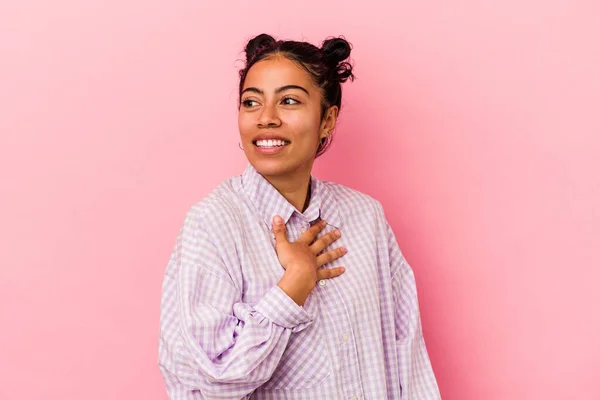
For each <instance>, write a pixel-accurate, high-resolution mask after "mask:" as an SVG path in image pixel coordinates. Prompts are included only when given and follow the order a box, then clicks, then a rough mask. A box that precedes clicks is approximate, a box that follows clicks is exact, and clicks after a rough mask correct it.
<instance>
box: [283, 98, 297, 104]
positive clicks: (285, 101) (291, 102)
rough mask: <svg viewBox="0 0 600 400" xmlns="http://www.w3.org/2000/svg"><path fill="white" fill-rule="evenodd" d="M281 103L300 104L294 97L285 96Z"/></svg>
mask: <svg viewBox="0 0 600 400" xmlns="http://www.w3.org/2000/svg"><path fill="white" fill-rule="evenodd" d="M282 103H283V104H285V105H288V106H291V105H294V104H300V102H299V101H298V100H296V99H292V98H291V97H286V98H284V99H283V100H282Z"/></svg>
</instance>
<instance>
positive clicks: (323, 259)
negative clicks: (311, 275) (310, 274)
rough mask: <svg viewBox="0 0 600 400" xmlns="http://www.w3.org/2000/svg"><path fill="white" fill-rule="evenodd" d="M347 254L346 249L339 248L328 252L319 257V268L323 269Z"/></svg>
mask: <svg viewBox="0 0 600 400" xmlns="http://www.w3.org/2000/svg"><path fill="white" fill-rule="evenodd" d="M346 253H347V250H346V248H345V247H338V248H337V249H335V250H331V251H328V252H327V253H323V254H321V255H320V256H318V257H317V268H319V267H322V266H323V265H325V264H327V263H330V262H332V261H333V260H337V259H338V258H340V257H341V256H343V255H344V254H346Z"/></svg>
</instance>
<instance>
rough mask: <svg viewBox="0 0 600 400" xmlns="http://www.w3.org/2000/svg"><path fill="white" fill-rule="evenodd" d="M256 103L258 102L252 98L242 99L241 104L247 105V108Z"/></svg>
mask: <svg viewBox="0 0 600 400" xmlns="http://www.w3.org/2000/svg"><path fill="white" fill-rule="evenodd" d="M257 104H258V103H257V102H256V101H254V100H244V101H242V105H243V106H244V107H248V108H249V107H254V106H256V105H257Z"/></svg>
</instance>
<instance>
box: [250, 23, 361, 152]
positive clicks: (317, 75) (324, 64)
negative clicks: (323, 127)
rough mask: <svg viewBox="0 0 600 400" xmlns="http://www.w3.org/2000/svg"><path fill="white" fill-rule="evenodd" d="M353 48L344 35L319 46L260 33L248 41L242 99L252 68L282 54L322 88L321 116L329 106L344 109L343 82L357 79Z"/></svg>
mask: <svg viewBox="0 0 600 400" xmlns="http://www.w3.org/2000/svg"><path fill="white" fill-rule="evenodd" d="M351 49H352V47H351V45H350V43H348V42H347V41H346V39H344V38H341V37H340V38H329V39H326V40H325V41H324V42H323V44H322V45H321V48H318V47H316V46H314V45H312V44H310V43H308V42H295V41H291V40H275V39H274V38H273V37H272V36H270V35H267V34H264V33H263V34H260V35H258V36H256V37H254V38H252V39H250V41H249V42H248V44H246V49H245V51H246V65H245V67H244V68H243V69H241V70H240V87H239V97H240V100H241V96H242V89H243V87H244V81H245V80H246V75H247V74H248V71H249V70H250V68H251V67H252V66H253V65H254V64H256V63H257V62H259V61H261V60H264V59H267V58H270V57H273V56H277V55H281V56H283V57H285V58H287V59H289V60H291V61H294V62H296V63H297V64H298V65H300V66H301V67H302V68H304V69H305V70H306V72H308V74H309V75H310V77H311V78H312V80H313V82H314V83H315V85H316V86H317V87H319V88H321V93H322V96H321V99H322V100H321V119H323V118H324V117H325V112H326V111H327V109H328V108H329V107H331V106H337V107H338V109H339V108H341V105H342V85H341V84H342V83H344V82H346V81H347V80H348V79H350V80H354V74H353V73H352V65H351V64H350V62H349V61H348V57H349V56H350V50H351ZM331 140H332V135H329V136H327V138H326V140H324V141H323V142H321V144H320V145H319V149H318V150H317V157H318V156H320V155H321V154H323V153H324V152H325V151H326V150H327V149H328V148H329V146H330V145H331Z"/></svg>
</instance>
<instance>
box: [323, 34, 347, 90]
mask: <svg viewBox="0 0 600 400" xmlns="http://www.w3.org/2000/svg"><path fill="white" fill-rule="evenodd" d="M351 50H352V46H351V45H350V43H348V41H347V40H346V39H344V38H342V37H339V38H329V39H326V40H325V41H324V42H323V44H322V45H321V54H323V61H324V62H325V64H326V65H327V66H328V67H329V68H330V69H331V72H332V74H334V76H335V77H336V79H337V80H338V81H339V82H345V81H346V80H347V79H348V78H350V79H351V80H354V74H353V73H352V65H351V64H350V63H349V62H348V61H346V60H347V59H348V57H350V51H351Z"/></svg>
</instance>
